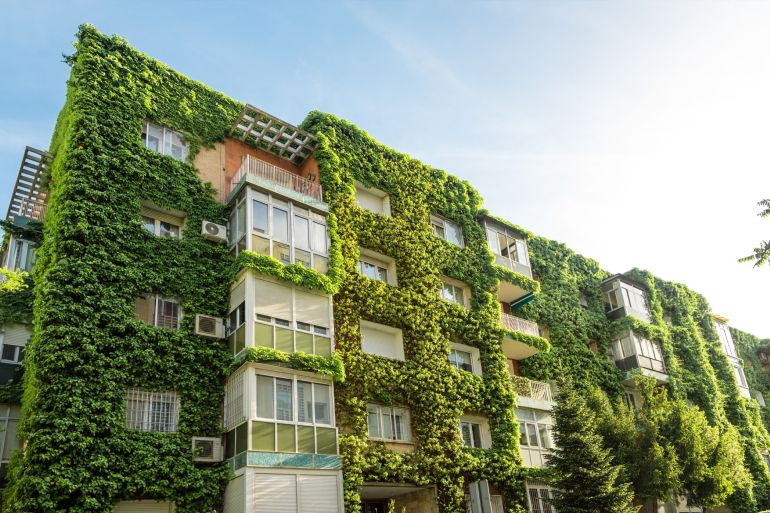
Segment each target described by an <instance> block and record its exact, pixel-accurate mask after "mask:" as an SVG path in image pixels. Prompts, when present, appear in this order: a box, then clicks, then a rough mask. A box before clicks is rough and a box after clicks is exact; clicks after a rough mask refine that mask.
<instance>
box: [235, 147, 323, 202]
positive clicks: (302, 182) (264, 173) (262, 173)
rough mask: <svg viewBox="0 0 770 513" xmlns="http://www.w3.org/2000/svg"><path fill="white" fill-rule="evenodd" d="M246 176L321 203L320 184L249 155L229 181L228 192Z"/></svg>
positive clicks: (321, 191)
mask: <svg viewBox="0 0 770 513" xmlns="http://www.w3.org/2000/svg"><path fill="white" fill-rule="evenodd" d="M246 175H251V176H253V177H255V178H257V179H259V180H266V181H268V182H270V183H271V184H273V185H275V186H278V187H279V188H282V189H287V190H289V191H292V192H294V193H299V194H302V195H305V196H308V197H310V198H312V199H314V200H317V201H323V189H322V188H321V185H320V184H318V183H316V182H311V181H310V180H308V179H306V178H304V177H302V176H299V175H296V174H294V173H291V172H289V171H286V170H285V169H281V168H280V167H278V166H274V165H272V164H268V163H267V162H265V161H263V160H259V159H257V158H254V157H252V156H250V155H246V156H245V157H244V158H243V163H242V164H241V167H240V169H238V172H237V173H235V175H234V176H233V178H232V180H231V181H230V192H232V191H233V189H235V187H236V186H237V185H238V184H239V183H240V182H241V180H242V179H243V177H244V176H246Z"/></svg>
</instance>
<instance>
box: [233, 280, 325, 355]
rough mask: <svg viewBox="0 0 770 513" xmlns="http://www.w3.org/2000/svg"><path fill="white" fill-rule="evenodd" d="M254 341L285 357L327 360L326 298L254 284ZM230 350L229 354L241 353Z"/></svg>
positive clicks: (237, 349) (237, 348) (236, 347)
mask: <svg viewBox="0 0 770 513" xmlns="http://www.w3.org/2000/svg"><path fill="white" fill-rule="evenodd" d="M255 282H256V294H255V304H254V316H255V317H254V341H253V344H254V345H256V346H262V347H270V348H273V349H278V350H280V351H284V352H286V353H294V352H299V351H301V352H304V353H308V354H315V355H319V356H331V353H332V337H331V304H330V298H329V297H328V296H322V295H319V294H314V293H311V292H307V291H305V290H301V289H296V288H293V287H290V286H286V285H284V284H281V283H274V282H270V281H266V280H255ZM235 342H236V344H235V345H232V346H231V349H232V351H233V354H238V353H239V352H240V351H241V350H243V349H244V347H243V346H239V345H238V344H237V340H235Z"/></svg>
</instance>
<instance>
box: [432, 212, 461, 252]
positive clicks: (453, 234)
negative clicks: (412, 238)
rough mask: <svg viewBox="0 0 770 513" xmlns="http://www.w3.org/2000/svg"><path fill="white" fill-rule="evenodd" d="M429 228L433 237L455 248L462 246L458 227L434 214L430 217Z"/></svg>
mask: <svg viewBox="0 0 770 513" xmlns="http://www.w3.org/2000/svg"><path fill="white" fill-rule="evenodd" d="M430 227H431V229H432V230H433V235H435V236H436V237H439V238H440V239H444V240H445V241H447V242H449V243H450V244H454V245H455V246H462V245H463V231H462V228H460V225H459V224H457V223H455V222H454V221H450V220H449V219H446V218H444V217H441V216H439V215H436V214H431V215H430Z"/></svg>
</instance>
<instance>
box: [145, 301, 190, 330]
mask: <svg viewBox="0 0 770 513" xmlns="http://www.w3.org/2000/svg"><path fill="white" fill-rule="evenodd" d="M135 314H136V318H137V319H139V320H140V321H144V322H146V323H147V324H151V325H152V326H155V327H158V328H173V329H177V328H179V323H180V320H181V318H182V307H181V306H180V305H179V301H177V300H176V299H170V298H164V297H160V296H156V295H151V294H142V295H140V296H139V297H137V298H136V305H135Z"/></svg>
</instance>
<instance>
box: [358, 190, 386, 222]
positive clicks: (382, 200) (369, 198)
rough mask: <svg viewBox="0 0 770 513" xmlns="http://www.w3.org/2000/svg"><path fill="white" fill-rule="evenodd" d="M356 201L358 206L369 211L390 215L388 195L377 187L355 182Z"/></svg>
mask: <svg viewBox="0 0 770 513" xmlns="http://www.w3.org/2000/svg"><path fill="white" fill-rule="evenodd" d="M356 202H357V203H358V206H359V207H361V208H363V209H364V210H368V211H369V212H374V213H375V214H380V215H384V216H390V197H389V196H388V195H387V193H385V192H384V191H381V190H379V189H373V188H372V189H370V188H368V187H366V186H364V184H362V183H359V182H356Z"/></svg>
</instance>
